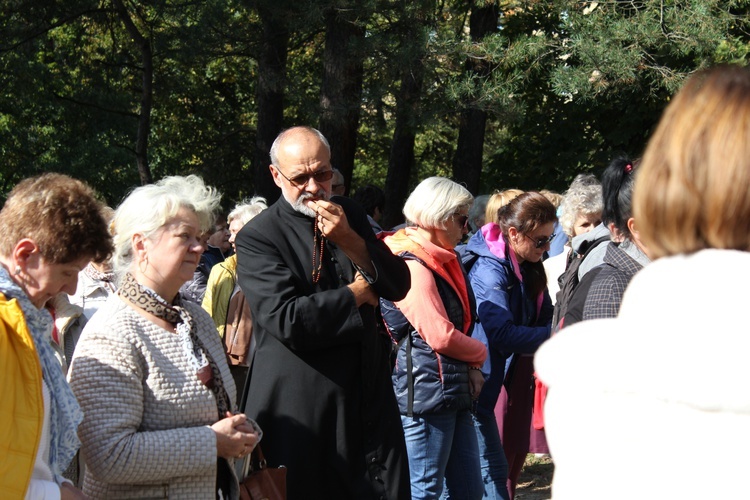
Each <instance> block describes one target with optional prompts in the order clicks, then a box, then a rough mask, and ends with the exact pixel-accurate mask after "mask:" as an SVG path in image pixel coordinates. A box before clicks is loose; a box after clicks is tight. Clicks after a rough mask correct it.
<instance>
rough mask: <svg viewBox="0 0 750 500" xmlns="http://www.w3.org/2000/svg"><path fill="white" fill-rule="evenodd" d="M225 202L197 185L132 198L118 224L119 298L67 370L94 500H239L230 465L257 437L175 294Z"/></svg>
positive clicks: (218, 353)
mask: <svg viewBox="0 0 750 500" xmlns="http://www.w3.org/2000/svg"><path fill="white" fill-rule="evenodd" d="M219 198H220V195H219V194H218V193H216V191H215V190H214V189H212V188H209V187H206V186H205V185H204V184H203V181H202V180H201V179H200V178H198V177H196V176H188V177H167V178H165V179H163V180H161V181H159V182H158V183H156V184H151V185H147V186H142V187H139V188H137V189H135V190H134V191H133V192H132V193H131V194H130V196H128V197H127V199H125V201H124V202H123V203H122V204H121V205H120V207H119V208H118V209H117V212H116V214H115V219H114V230H115V236H114V242H115V254H114V259H113V263H114V268H115V272H116V273H117V275H118V279H119V282H120V288H119V291H118V293H117V295H114V296H112V297H110V298H109V299H108V301H107V302H106V304H105V305H104V306H102V308H101V309H100V310H99V312H98V313H97V314H96V315H95V316H94V317H93V318H92V319H91V321H89V323H88V324H87V326H86V328H85V329H84V332H83V334H82V336H81V339H80V341H79V343H78V347H77V349H76V353H75V356H74V357H73V362H72V364H71V368H70V383H71V387H72V388H73V392H74V393H75V395H76V397H77V398H78V401H79V403H80V405H81V408H82V409H83V412H84V415H85V416H84V419H83V422H82V424H81V426H80V428H79V435H80V438H81V442H82V447H81V450H82V454H83V456H84V458H85V461H86V465H87V470H86V474H85V477H84V484H83V488H84V492H85V493H86V494H87V495H88V496H90V497H92V498H170V497H171V498H195V499H207V498H225V499H226V498H237V497H238V496H239V490H238V483H237V478H236V476H235V474H234V471H233V470H232V469H233V467H232V464H233V460H234V459H235V458H238V457H243V456H245V455H247V454H248V453H250V451H251V450H252V449H253V447H254V446H255V444H256V443H257V442H258V440H259V438H260V436H259V429H257V430H256V428H254V426H253V422H251V421H248V420H247V419H246V417H245V415H242V414H239V415H233V410H234V409H235V407H236V404H235V399H236V395H235V385H234V381H233V380H232V376H231V374H230V372H229V368H228V366H227V363H226V357H225V355H224V349H223V348H222V345H221V342H220V340H219V337H218V335H216V329H215V327H214V324H213V322H212V321H211V318H210V317H209V316H208V315H207V314H206V313H205V311H203V309H201V308H200V307H199V306H198V305H194V304H192V303H190V302H187V301H184V300H182V299H181V297H180V295H179V293H178V290H179V289H180V286H181V285H182V284H183V283H185V281H187V280H188V279H190V278H191V277H192V275H193V271H194V270H195V267H196V266H197V265H198V261H199V259H200V256H201V253H202V248H203V247H202V246H201V244H200V242H199V240H198V237H199V236H200V234H201V233H203V232H204V231H205V230H206V229H207V228H208V227H209V226H210V225H211V222H212V218H213V213H214V210H215V209H216V208H217V206H218V203H219Z"/></svg>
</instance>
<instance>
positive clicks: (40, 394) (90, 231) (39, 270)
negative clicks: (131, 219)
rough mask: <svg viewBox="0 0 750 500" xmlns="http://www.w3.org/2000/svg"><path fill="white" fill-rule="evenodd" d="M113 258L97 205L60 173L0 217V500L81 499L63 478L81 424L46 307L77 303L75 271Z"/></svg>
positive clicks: (32, 187) (9, 204) (31, 183)
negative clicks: (65, 300)
mask: <svg viewBox="0 0 750 500" xmlns="http://www.w3.org/2000/svg"><path fill="white" fill-rule="evenodd" d="M111 251H112V242H111V238H110V235H109V232H108V231H107V223H106V221H105V220H104V217H103V216H102V205H101V204H100V203H99V202H98V201H97V200H96V198H95V197H94V193H93V191H92V190H91V189H90V188H89V187H87V186H86V185H85V184H84V183H82V182H80V181H77V180H75V179H71V178H70V177H67V176H64V175H60V174H44V175H42V176H39V177H34V178H30V179H26V180H24V181H22V182H20V183H19V184H18V185H17V186H16V187H15V188H14V189H13V191H11V193H10V195H9V197H8V200H7V201H6V202H5V205H4V207H3V209H2V211H0V380H2V384H0V492H2V497H3V498H9V499H20V498H27V499H47V498H55V499H57V498H62V499H69V498H83V496H82V493H81V492H80V491H79V490H77V489H75V488H74V487H73V485H72V484H71V483H70V482H69V481H66V480H64V479H63V478H62V472H63V471H64V470H65V468H66V467H67V466H68V464H69V462H70V460H71V459H72V458H73V455H74V454H75V452H76V451H77V449H78V446H79V445H80V443H79V441H78V437H77V435H76V429H77V427H78V424H79V423H80V421H81V418H82V415H81V411H80V409H79V407H78V403H77V402H76V400H75V397H74V396H73V393H72V392H71V390H70V388H69V387H68V385H67V383H66V381H65V376H64V375H63V372H62V368H61V367H60V363H59V362H58V360H57V359H56V357H55V354H54V350H53V348H52V347H51V346H50V343H49V340H50V334H51V332H52V317H51V316H50V314H49V312H48V311H47V309H45V307H44V304H45V303H46V302H47V301H48V300H49V299H50V298H52V297H54V296H55V295H56V294H57V293H59V292H65V293H68V294H73V293H74V292H75V289H76V284H77V281H78V272H79V271H80V270H81V269H83V268H84V267H85V266H86V264H87V263H88V262H89V261H90V260H101V259H105V258H107V257H108V255H109V254H110V253H111Z"/></svg>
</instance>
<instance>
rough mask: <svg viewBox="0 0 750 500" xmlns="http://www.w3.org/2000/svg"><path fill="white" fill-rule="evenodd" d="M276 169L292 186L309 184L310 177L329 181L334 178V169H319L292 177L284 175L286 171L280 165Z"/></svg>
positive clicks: (318, 180) (319, 180)
mask: <svg viewBox="0 0 750 500" xmlns="http://www.w3.org/2000/svg"><path fill="white" fill-rule="evenodd" d="M276 171H277V172H278V173H280V174H281V176H282V177H283V178H284V179H286V180H288V181H289V182H290V183H291V184H292V186H294V187H297V188H301V187H304V186H307V183H308V182H310V179H311V178H312V179H315V182H327V181H330V180H331V179H332V178H333V170H332V169H328V170H318V171H317V172H313V173H311V174H299V175H295V176H294V177H292V178H291V179H290V178H289V177H287V176H286V175H284V172H282V171H281V169H280V168H279V167H276Z"/></svg>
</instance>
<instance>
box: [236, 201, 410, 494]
mask: <svg viewBox="0 0 750 500" xmlns="http://www.w3.org/2000/svg"><path fill="white" fill-rule="evenodd" d="M331 201H333V202H334V203H338V204H340V205H341V206H342V207H343V208H344V211H345V212H346V216H347V220H348V222H349V225H350V226H351V227H352V229H354V230H355V231H356V232H357V233H358V234H359V235H360V236H362V237H363V238H364V240H365V241H366V243H367V248H368V250H369V253H370V258H371V259H372V262H373V264H374V266H375V269H376V270H377V280H376V281H375V283H374V284H373V287H374V288H375V290H376V291H377V293H378V294H379V295H380V296H381V297H384V298H386V299H388V300H392V301H396V300H400V299H402V298H403V297H404V296H405V295H406V293H407V291H408V289H409V286H410V284H411V277H410V275H409V270H408V268H407V267H406V264H405V262H404V261H403V260H402V259H400V258H399V257H397V256H394V255H393V254H392V253H391V252H390V251H389V250H388V248H387V247H386V246H385V245H384V244H383V243H382V242H381V241H379V240H378V239H377V238H376V237H375V235H374V234H373V232H372V229H371V228H370V224H369V222H368V221H367V217H366V215H365V213H364V211H363V210H362V209H361V208H359V206H357V205H356V204H355V203H354V202H352V201H351V200H349V199H348V198H343V197H334V198H333V199H332V200H331ZM313 224H314V221H313V219H312V218H310V217H307V216H305V215H302V214H300V213H298V212H296V211H294V210H293V209H292V207H291V205H290V204H289V203H288V202H287V201H286V200H285V199H284V198H283V197H282V198H279V200H278V201H277V202H276V203H275V204H274V205H273V206H271V207H270V208H269V209H268V210H265V211H263V212H261V213H260V214H259V215H258V216H257V217H255V218H254V219H253V220H251V221H250V222H249V223H248V224H247V225H245V227H244V228H243V229H242V230H241V231H240V233H239V234H238V235H237V239H236V247H237V258H238V266H237V269H238V276H239V284H240V286H241V287H242V290H243V292H244V293H245V296H246V297H247V300H248V301H249V303H250V308H251V310H252V314H253V335H255V336H256V342H257V351H256V353H255V359H254V362H253V366H252V369H251V373H250V378H249V380H250V383H249V385H248V389H247V391H248V392H247V395H246V396H247V404H246V406H245V408H244V411H245V412H246V413H247V414H248V416H250V417H252V418H254V419H256V420H257V421H258V423H259V424H260V426H261V427H262V428H263V431H264V436H263V440H262V442H261V444H262V447H263V453H264V454H265V456H266V459H267V460H268V463H269V465H271V466H279V465H284V466H286V467H287V468H288V472H287V487H288V498H289V499H290V500H295V499H300V500H301V499H315V498H345V499H370V498H388V499H399V500H401V499H404V498H406V499H408V498H410V485H409V470H408V463H407V455H406V447H405V444H404V436H403V429H402V427H401V420H400V415H399V411H398V406H397V404H396V399H395V396H394V393H393V386H392V384H391V377H390V375H391V372H390V364H389V352H390V340H389V338H388V337H386V336H385V335H384V334H383V333H380V331H379V329H378V327H377V321H381V320H380V318H379V317H376V310H375V308H374V307H372V306H369V305H363V306H361V307H359V308H357V307H356V304H355V301H354V296H353V294H352V293H351V292H350V291H349V289H348V288H347V287H346V285H347V284H348V283H351V282H352V281H353V280H354V274H355V272H356V270H355V269H354V266H353V265H352V263H351V261H350V260H349V258H348V257H346V255H345V254H344V253H343V252H342V251H341V250H340V249H338V248H336V246H335V245H334V244H332V243H330V242H326V244H325V248H324V257H323V267H322V271H321V276H320V280H319V281H318V283H317V284H313V280H312V266H313Z"/></svg>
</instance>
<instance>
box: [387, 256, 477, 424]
mask: <svg viewBox="0 0 750 500" xmlns="http://www.w3.org/2000/svg"><path fill="white" fill-rule="evenodd" d="M400 256H401V257H402V258H404V259H413V260H416V261H417V262H419V263H421V264H422V265H424V262H422V261H421V260H420V259H419V258H417V257H416V256H414V255H412V254H410V253H408V252H405V253H402V254H400ZM432 274H433V276H434V277H435V284H436V285H437V289H438V293H439V294H440V298H441V299H443V305H445V310H446V312H447V313H448V318H449V319H450V321H451V322H452V323H453V325H454V326H455V327H456V329H461V328H463V323H464V313H463V308H462V306H461V300H460V299H459V297H458V295H457V294H456V292H455V290H453V288H452V287H451V286H450V284H448V282H446V281H445V280H444V279H443V278H442V277H441V276H440V275H438V274H437V273H435V272H434V271H433V273H432ZM466 287H467V289H468V291H469V303H470V306H471V309H472V310H474V309H475V304H476V303H475V301H474V296H473V295H472V293H471V288H470V287H469V284H468V279H467V284H466ZM380 311H381V313H382V315H383V321H384V323H385V326H386V327H387V328H388V332H389V333H390V335H391V337H392V338H393V339H394V340H395V341H396V343H397V344H398V352H397V354H396V365H395V367H394V368H393V375H392V380H393V389H394V390H395V392H396V400H397V401H398V406H399V409H400V410H401V414H402V415H409V416H412V415H421V414H429V413H439V412H441V411H459V410H465V409H468V408H470V407H471V394H470V393H469V368H468V367H469V365H468V364H467V363H466V362H464V361H459V360H457V359H453V358H451V357H448V356H444V355H442V354H439V353H436V352H435V351H433V350H432V348H431V347H430V346H429V345H428V344H427V342H425V341H424V339H423V338H422V337H421V336H420V335H419V332H417V331H416V330H415V329H414V327H413V326H412V325H411V324H410V323H409V321H408V320H407V319H406V317H405V316H404V315H403V313H402V312H401V311H400V310H399V309H398V308H397V307H396V305H395V304H394V303H393V302H390V301H387V300H384V299H380ZM467 335H471V332H467Z"/></svg>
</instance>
